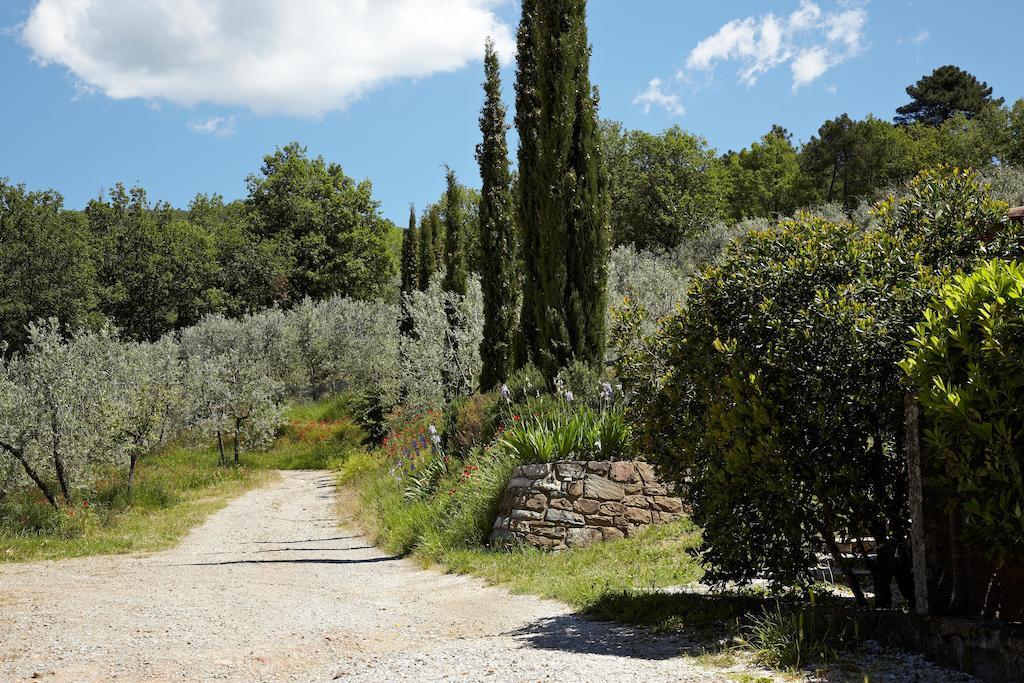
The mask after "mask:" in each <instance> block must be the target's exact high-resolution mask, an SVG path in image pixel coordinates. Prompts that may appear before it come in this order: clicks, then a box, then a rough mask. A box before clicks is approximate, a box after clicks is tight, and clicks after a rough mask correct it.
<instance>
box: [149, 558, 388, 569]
mask: <svg viewBox="0 0 1024 683" xmlns="http://www.w3.org/2000/svg"><path fill="white" fill-rule="evenodd" d="M400 559H401V558H399V557H368V558H366V559H363V560H329V559H296V560H227V561H225V562H191V563H186V564H175V565H169V566H172V567H221V566H225V565H230V564H376V563H378V562H397V561H398V560H400Z"/></svg>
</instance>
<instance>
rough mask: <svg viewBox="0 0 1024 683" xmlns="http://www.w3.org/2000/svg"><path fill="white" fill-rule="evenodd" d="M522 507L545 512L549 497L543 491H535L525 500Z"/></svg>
mask: <svg viewBox="0 0 1024 683" xmlns="http://www.w3.org/2000/svg"><path fill="white" fill-rule="evenodd" d="M522 507H524V508H526V509H527V510H534V511H536V512H543V511H544V510H545V509H547V507H548V499H547V497H546V496H545V495H544V494H543V493H535V494H533V495H532V496H530V497H529V498H527V499H526V500H524V501H523V504H522Z"/></svg>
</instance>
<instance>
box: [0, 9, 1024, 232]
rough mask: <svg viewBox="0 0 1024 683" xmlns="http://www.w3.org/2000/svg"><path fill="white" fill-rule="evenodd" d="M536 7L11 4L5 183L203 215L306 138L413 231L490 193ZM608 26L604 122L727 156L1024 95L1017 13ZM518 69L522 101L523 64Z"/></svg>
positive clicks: (2, 117)
mask: <svg viewBox="0 0 1024 683" xmlns="http://www.w3.org/2000/svg"><path fill="white" fill-rule="evenodd" d="M76 8H77V9H76ZM83 8H84V9H83ZM126 8H127V9H126ZM517 13H518V7H517V6H516V4H515V3H514V2H512V1H511V0H510V1H507V2H502V1H501V0H373V1H372V2H369V3H367V2H366V0H304V2H302V3H299V2H283V1H282V0H133V2H131V3H125V2H121V1H120V0H90V2H89V3H82V2H78V1H76V0H8V1H7V2H4V3H3V5H2V7H0V27H4V29H5V30H4V31H3V33H0V88H2V92H4V93H5V98H4V106H3V107H2V108H0V131H2V133H0V134H2V136H3V138H2V150H3V151H2V152H0V177H2V176H6V177H9V178H10V179H11V180H13V181H15V182H21V183H25V184H27V185H28V186H29V187H30V188H33V189H41V188H48V187H52V188H55V189H58V190H60V191H61V192H62V193H63V194H64V195H65V197H66V200H67V204H68V205H69V206H71V207H81V206H83V205H84V204H85V202H86V201H88V200H89V199H90V198H91V197H94V196H96V195H97V193H98V192H99V191H100V190H101V188H104V187H109V186H111V185H112V184H113V183H114V182H116V181H118V180H121V181H123V182H126V183H128V184H133V183H138V184H141V185H142V186H143V187H145V188H146V189H147V190H148V191H149V193H150V197H151V198H152V199H159V200H166V201H169V202H171V203H172V204H175V205H178V206H184V205H186V204H187V203H188V201H189V199H191V197H192V196H194V195H195V194H196V193H197V192H219V193H221V194H223V195H224V196H225V197H227V198H228V199H234V198H240V197H243V196H244V195H245V177H246V175H247V174H249V173H252V172H254V171H256V170H258V168H259V166H260V161H261V159H262V156H263V155H264V154H266V153H268V152H270V151H272V150H273V149H274V147H275V146H278V145H284V144H286V143H288V142H289V141H291V140H299V141H300V142H302V143H303V144H305V145H307V146H308V147H309V150H310V152H312V153H314V154H322V155H323V156H324V157H326V158H327V159H329V160H331V161H337V162H339V163H340V164H341V165H342V166H343V167H344V169H345V171H346V172H347V173H348V174H349V175H352V176H354V177H356V178H359V179H362V178H369V179H371V180H372V181H373V184H374V191H375V195H376V196H377V198H378V199H379V200H381V202H382V208H383V212H384V214H385V215H386V216H387V217H389V218H391V219H392V220H394V221H396V222H397V223H399V224H402V223H404V222H405V219H406V216H407V211H408V204H409V202H415V203H416V204H417V206H419V207H423V206H424V205H425V204H427V203H428V202H430V201H433V200H435V199H436V198H437V197H438V196H439V195H440V193H441V191H442V188H443V181H444V178H443V170H442V164H445V163H447V164H449V165H450V166H451V167H452V168H454V169H455V170H456V172H457V173H458V174H459V176H460V178H461V179H462V180H463V182H465V183H467V184H471V185H477V184H478V183H479V180H478V175H477V168H476V164H475V161H474V159H473V148H474V145H475V144H476V142H477V137H478V130H477V120H476V119H477V113H478V109H479V106H480V99H481V90H480V86H479V82H480V80H481V65H480V61H479V58H478V55H479V53H480V52H481V50H480V49H479V48H478V47H477V46H479V45H481V43H482V40H483V37H484V36H486V35H488V34H494V35H496V36H497V37H498V42H499V48H500V49H501V51H502V52H503V53H504V54H505V56H506V57H509V56H510V54H511V49H512V44H511V39H512V33H513V31H514V28H515V23H516V21H517V18H518V17H517ZM589 13H590V16H589V26H590V38H591V41H592V43H593V48H594V54H593V60H592V66H591V77H592V79H593V81H594V82H595V83H596V84H597V85H599V86H600V88H601V95H602V109H601V114H602V116H604V117H607V118H611V119H615V120H618V121H622V122H623V123H624V124H625V125H626V126H628V127H631V128H643V129H647V130H651V131H659V130H662V129H663V128H665V127H667V126H670V125H673V124H679V125H681V126H683V127H684V128H686V129H687V130H690V131H692V132H695V133H697V134H700V135H702V136H704V137H706V138H707V139H708V140H709V141H710V143H711V144H712V145H713V146H714V147H716V148H717V149H718V150H719V151H725V150H727V149H730V148H733V149H738V148H740V147H743V146H746V145H748V144H749V143H750V142H751V141H752V140H754V139H756V138H757V137H759V136H760V135H761V134H763V133H764V132H765V131H767V130H768V129H769V128H770V127H771V125H772V124H774V123H778V124H781V125H783V126H785V127H787V128H788V129H790V130H791V131H792V132H793V133H794V135H795V137H796V138H797V139H799V140H806V139H807V138H809V137H810V136H811V135H812V134H813V133H814V132H815V131H816V129H817V127H818V126H819V125H820V124H821V122H822V121H823V120H825V119H826V118H831V117H834V116H836V115H838V114H841V113H843V112H847V113H849V114H850V115H851V116H854V117H860V116H864V115H866V114H868V113H874V114H876V115H877V116H879V117H883V118H890V117H891V116H892V115H893V113H894V109H895V108H896V107H897V106H899V105H901V104H903V103H904V102H905V101H906V95H905V93H904V88H905V87H906V85H907V84H909V83H912V82H913V81H915V80H917V79H918V78H919V77H920V76H921V75H923V74H924V73H927V72H930V71H931V70H932V69H933V68H935V67H936V66H940V65H942V64H947V63H952V64H957V65H958V66H961V67H963V68H965V69H967V70H969V71H971V72H973V73H975V74H976V75H977V76H978V77H979V78H981V79H982V80H985V81H987V82H988V83H989V84H990V85H992V86H993V87H994V89H995V92H996V95H998V96H1002V97H1005V98H1007V100H1008V101H1013V100H1015V99H1017V98H1019V97H1024V70H1022V69H1021V68H1020V56H1019V55H1020V54H1021V47H1020V45H1021V41H1020V38H1019V36H1015V35H1014V33H1015V31H1016V30H1018V28H1019V26H1020V25H1022V24H1024V3H1021V2H1019V1H1016V0H988V1H984V0H978V1H976V2H962V1H960V2H957V1H953V0H928V1H927V2H926V1H925V0H914V1H908V0H874V1H872V2H859V1H854V0H845V1H840V0H814V2H811V1H810V0H802V1H801V0H787V1H773V2H749V1H734V2H714V3H712V2H698V1H691V0H591V2H590V7H589ZM504 77H505V81H506V82H505V86H506V95H507V99H511V90H512V80H513V77H514V73H513V70H512V67H511V65H508V66H507V67H506V68H505V72H504ZM654 79H658V83H657V84H656V85H655V86H652V80H654Z"/></svg>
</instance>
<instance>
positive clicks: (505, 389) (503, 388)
mask: <svg viewBox="0 0 1024 683" xmlns="http://www.w3.org/2000/svg"><path fill="white" fill-rule="evenodd" d="M511 393H512V392H511V391H509V389H508V385H507V384H502V385H501V395H502V396H504V397H505V398H508V397H509V394H511Z"/></svg>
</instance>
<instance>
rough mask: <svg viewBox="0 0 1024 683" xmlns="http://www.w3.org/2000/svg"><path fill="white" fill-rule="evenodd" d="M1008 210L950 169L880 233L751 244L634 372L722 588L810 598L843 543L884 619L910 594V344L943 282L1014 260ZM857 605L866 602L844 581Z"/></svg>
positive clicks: (908, 199)
mask: <svg viewBox="0 0 1024 683" xmlns="http://www.w3.org/2000/svg"><path fill="white" fill-rule="evenodd" d="M1004 215H1005V205H1003V204H1000V203H998V202H994V201H992V200H991V199H990V198H989V197H988V196H987V192H986V190H985V188H983V187H981V186H980V185H979V184H978V182H977V180H976V178H975V176H974V175H973V174H971V173H968V172H963V171H959V170H956V169H948V168H945V169H938V170H936V171H932V172H927V173H925V174H922V175H921V176H919V177H918V178H917V179H915V180H914V181H913V182H912V183H911V184H910V186H909V187H908V189H907V191H906V193H905V195H904V196H902V197H901V198H899V199H890V200H888V201H886V202H883V203H882V204H881V205H879V206H878V207H877V209H876V218H877V220H876V225H877V226H878V227H877V228H876V229H873V230H869V231H865V230H863V229H861V228H858V227H856V226H854V225H852V224H850V223H845V222H832V221H827V220H825V219H822V218H817V217H812V216H810V215H803V216H798V217H797V218H796V219H794V220H790V221H784V222H782V223H781V224H779V225H778V226H777V227H776V228H773V229H766V230H760V231H754V232H751V233H750V234H749V235H748V237H747V239H746V240H745V241H744V242H743V243H742V244H741V245H738V246H736V247H734V248H733V249H732V250H731V251H730V252H729V253H728V255H727V256H726V258H725V260H724V261H723V262H722V263H721V264H720V265H718V266H715V267H712V268H710V269H708V270H707V271H705V272H704V273H703V274H702V275H701V276H699V277H697V278H695V280H694V283H693V285H692V287H691V290H690V293H689V298H688V308H687V309H686V310H685V311H683V312H681V313H680V314H679V315H677V316H675V317H673V318H671V319H669V320H667V321H666V322H665V323H664V324H663V325H662V327H661V329H660V331H659V333H658V334H657V335H656V337H655V338H654V339H653V340H650V343H647V344H644V345H634V347H633V348H635V349H637V352H636V353H634V354H631V355H629V356H627V357H626V358H624V359H623V361H622V362H621V363H620V372H621V373H622V379H623V383H624V384H625V385H626V387H627V390H628V391H629V393H630V394H631V396H630V401H631V406H630V415H631V417H632V420H633V421H634V422H635V426H636V430H637V433H638V434H639V435H640V437H641V440H642V442H643V446H644V447H645V448H646V449H647V450H649V451H650V452H651V453H652V454H653V456H654V457H655V458H656V459H657V460H658V461H659V464H660V465H661V466H662V467H663V469H664V470H665V471H667V472H668V473H670V474H671V475H673V476H674V477H675V478H676V479H677V480H678V481H680V482H683V483H685V484H686V485H687V486H688V488H689V495H690V497H691V501H692V503H693V505H694V516H695V521H697V522H698V523H699V524H700V525H702V526H703V527H704V530H705V531H704V534H705V535H704V545H705V548H704V559H705V562H706V563H707V564H708V565H709V567H710V569H711V573H710V576H711V578H714V579H721V580H738V581H749V580H752V579H754V578H759V577H762V576H769V577H771V578H773V579H775V580H777V581H779V582H785V583H791V582H801V581H806V580H807V579H808V574H807V572H808V570H809V569H810V568H812V567H814V566H815V565H816V564H817V558H816V555H817V554H818V553H820V552H830V553H831V554H832V555H833V557H834V558H835V559H836V561H837V562H838V563H839V564H840V566H841V567H844V568H845V565H846V562H845V561H844V560H842V559H840V557H839V552H838V547H837V541H838V540H843V539H852V538H865V537H871V538H873V539H874V541H875V542H876V544H877V555H875V556H872V557H868V553H867V549H866V548H863V547H861V548H855V551H859V552H860V553H861V554H862V555H863V556H864V560H865V561H866V562H867V563H868V566H869V568H870V569H871V571H872V574H873V575H874V583H875V592H876V596H877V598H878V602H879V603H880V604H886V603H887V602H888V601H889V599H890V596H889V594H888V587H889V585H890V582H891V580H892V579H893V578H896V579H897V581H898V582H899V583H900V585H901V588H902V592H903V593H904V594H905V595H909V594H911V591H910V580H911V578H910V564H909V553H908V552H907V531H908V530H907V523H906V519H907V515H906V510H905V504H906V485H905V481H906V477H905V474H904V469H905V468H904V457H903V452H902V443H901V441H902V440H901V438H900V430H901V425H902V421H901V418H902V413H901V401H902V398H901V396H902V389H901V387H900V381H901V373H900V371H899V369H898V367H897V365H896V364H897V362H898V361H899V360H901V358H902V357H903V356H904V354H905V350H904V345H905V343H906V342H907V341H908V336H909V333H908V330H909V329H910V327H911V326H912V325H913V323H915V322H916V321H917V320H919V318H920V311H921V310H922V309H923V308H924V306H925V305H926V304H927V302H928V301H929V300H930V298H931V296H932V295H933V293H934V292H936V291H937V289H938V286H939V283H940V282H941V278H942V277H944V274H946V273H948V272H951V271H953V270H956V269H959V268H962V267H964V266H965V265H969V264H971V263H973V262H974V260H976V259H977V258H978V256H979V255H982V254H983V253H985V250H986V249H991V248H999V249H1002V248H1004V247H1005V246H1006V244H1007V243H1009V242H1012V240H1007V239H1006V235H1005V234H1004V233H1005V231H1004V230H1002V224H1003V221H1004ZM847 578H848V580H849V581H850V583H851V585H852V586H853V587H854V590H855V591H858V592H859V590H860V587H859V585H858V584H857V582H856V580H855V579H854V578H853V575H852V574H850V573H848V576H847Z"/></svg>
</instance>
